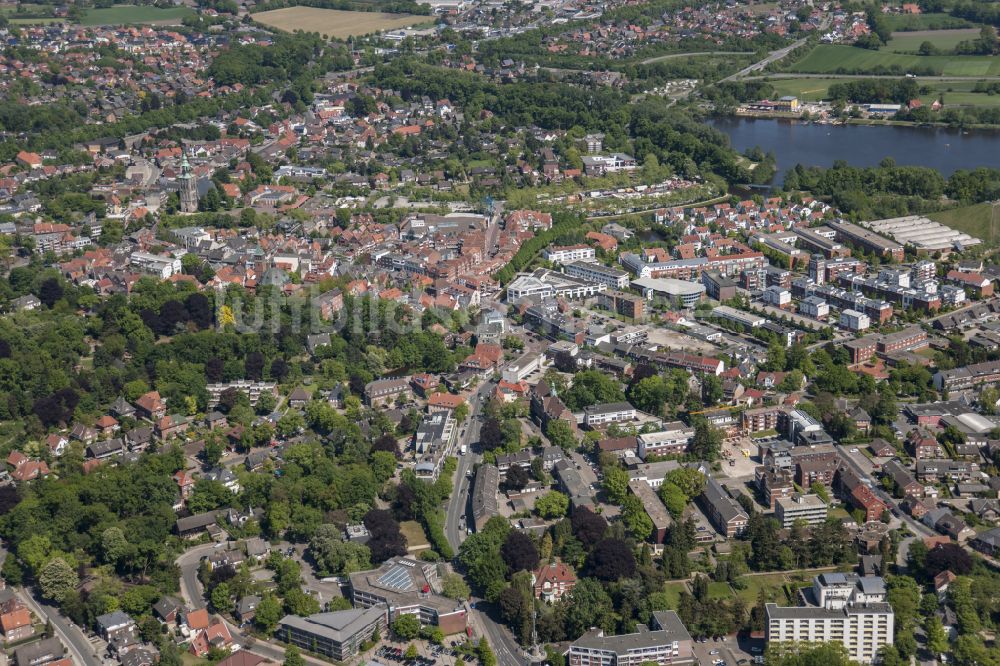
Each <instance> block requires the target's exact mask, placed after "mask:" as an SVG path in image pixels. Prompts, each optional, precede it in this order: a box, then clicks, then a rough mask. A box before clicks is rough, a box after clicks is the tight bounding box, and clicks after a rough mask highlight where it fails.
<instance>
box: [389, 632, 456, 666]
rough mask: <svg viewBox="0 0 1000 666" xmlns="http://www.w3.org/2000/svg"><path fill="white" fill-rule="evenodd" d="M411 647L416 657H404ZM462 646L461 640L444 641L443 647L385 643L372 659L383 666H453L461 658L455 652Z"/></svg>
mask: <svg viewBox="0 0 1000 666" xmlns="http://www.w3.org/2000/svg"><path fill="white" fill-rule="evenodd" d="M410 645H413V646H414V647H416V649H417V656H416V657H412V658H407V657H406V651H407V648H409V646H410ZM461 645H462V640H461V639H448V640H445V643H444V645H434V644H431V643H428V642H426V641H413V642H412V643H386V644H384V645H382V646H381V647H379V648H377V649H376V650H375V652H374V655H373V656H374V657H375V659H377V660H378V661H380V662H382V663H385V664H402V665H403V666H437V665H438V664H441V665H442V666H453V665H454V664H456V663H457V662H458V660H459V659H460V658H461V655H460V653H459V652H458V651H457V650H456V648H457V647H459V646H461Z"/></svg>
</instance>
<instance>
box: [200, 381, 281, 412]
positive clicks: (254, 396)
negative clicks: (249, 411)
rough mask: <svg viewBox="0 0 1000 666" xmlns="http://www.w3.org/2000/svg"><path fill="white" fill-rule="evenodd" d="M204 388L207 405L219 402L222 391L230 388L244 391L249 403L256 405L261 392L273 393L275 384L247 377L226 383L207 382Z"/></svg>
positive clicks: (275, 387)
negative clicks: (206, 392)
mask: <svg viewBox="0 0 1000 666" xmlns="http://www.w3.org/2000/svg"><path fill="white" fill-rule="evenodd" d="M205 388H206V390H207V391H208V404H209V405H213V406H214V405H217V404H219V400H220V399H221V398H222V393H223V391H225V390H226V389H230V388H231V389H236V390H237V391H240V392H241V393H244V394H245V395H246V396H247V397H248V398H249V399H250V405H251V406H252V407H256V406H257V401H258V400H259V399H260V396H261V394H262V393H265V392H266V393H270V394H271V395H274V394H275V391H276V389H277V384H275V383H274V382H255V381H252V380H249V379H237V380H236V381H233V382H228V383H226V384H209V385H208V386H206V387H205Z"/></svg>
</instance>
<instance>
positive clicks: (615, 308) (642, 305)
mask: <svg viewBox="0 0 1000 666" xmlns="http://www.w3.org/2000/svg"><path fill="white" fill-rule="evenodd" d="M597 305H598V306H599V307H602V308H607V309H608V310H611V311H612V312H616V313H618V314H620V315H622V316H623V317H628V318H629V319H642V318H643V316H644V315H645V313H646V300H645V299H644V298H642V297H641V296H635V295H633V294H626V293H625V292H622V291H606V292H604V293H602V294H598V295H597Z"/></svg>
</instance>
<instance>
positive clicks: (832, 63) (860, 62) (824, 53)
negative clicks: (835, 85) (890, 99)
mask: <svg viewBox="0 0 1000 666" xmlns="http://www.w3.org/2000/svg"><path fill="white" fill-rule="evenodd" d="M878 67H882V68H896V69H898V71H900V72H902V73H907V72H909V71H910V70H913V69H917V68H921V69H925V68H928V67H930V68H933V69H934V71H936V72H940V73H941V74H942V75H944V76H996V75H1000V58H994V57H990V56H946V55H945V56H918V55H905V54H902V53H890V52H887V51H872V50H870V49H861V48H856V47H854V46H842V45H839V44H820V45H819V46H817V47H816V48H814V49H813V50H812V51H811V52H810V53H809V55H807V56H806V57H805V58H803V59H802V60H799V61H798V62H796V63H794V64H793V65H792V66H791V68H790V71H793V72H810V73H815V74H836V73H838V72H843V73H861V74H863V73H866V72H874V71H875V69H876V68H878Z"/></svg>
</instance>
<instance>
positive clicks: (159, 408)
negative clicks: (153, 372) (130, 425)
mask: <svg viewBox="0 0 1000 666" xmlns="http://www.w3.org/2000/svg"><path fill="white" fill-rule="evenodd" d="M135 406H136V408H137V409H138V412H139V416H142V417H143V418H147V419H149V420H150V421H157V420H159V419H162V418H163V417H164V416H166V414H167V405H166V403H165V402H163V398H161V397H160V393H159V392H158V391H150V392H149V393H147V394H145V395H142V396H139V399H138V400H136V401H135Z"/></svg>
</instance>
